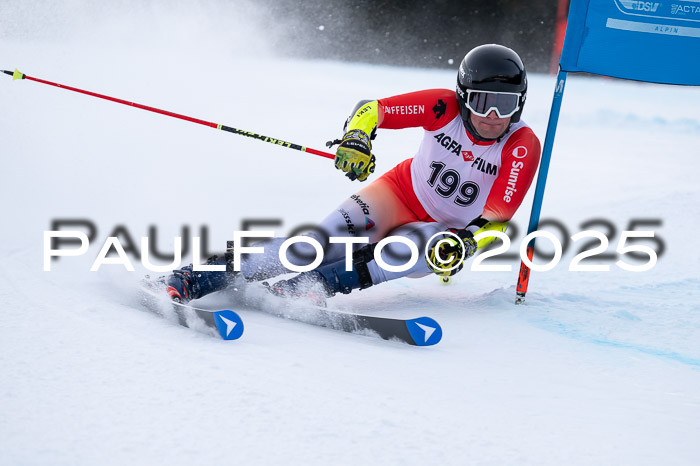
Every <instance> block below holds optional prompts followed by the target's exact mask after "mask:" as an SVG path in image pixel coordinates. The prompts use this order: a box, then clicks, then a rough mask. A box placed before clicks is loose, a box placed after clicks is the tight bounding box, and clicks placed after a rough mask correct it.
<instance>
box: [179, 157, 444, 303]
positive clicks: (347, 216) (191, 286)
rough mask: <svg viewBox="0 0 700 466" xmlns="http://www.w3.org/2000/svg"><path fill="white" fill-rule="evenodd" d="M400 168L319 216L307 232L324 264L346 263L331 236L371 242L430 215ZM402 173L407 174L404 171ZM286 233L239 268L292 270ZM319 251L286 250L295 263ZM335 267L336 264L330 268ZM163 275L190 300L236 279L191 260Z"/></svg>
mask: <svg viewBox="0 0 700 466" xmlns="http://www.w3.org/2000/svg"><path fill="white" fill-rule="evenodd" d="M402 166H403V168H404V170H407V167H410V165H404V164H401V165H399V166H398V167H397V169H398V168H401V167H402ZM397 169H394V170H392V171H390V172H388V173H387V174H386V175H384V176H382V177H381V178H379V179H377V180H376V181H375V182H373V183H371V184H370V185H369V186H367V187H366V188H364V189H362V190H360V191H359V192H358V193H357V194H354V195H352V196H351V197H350V198H348V199H346V200H345V201H344V202H343V203H342V204H341V205H340V207H338V209H336V210H335V211H334V212H332V213H331V214H330V215H328V216H327V217H326V218H325V219H324V220H323V221H322V222H321V224H320V225H319V229H318V231H317V232H311V233H308V234H307V235H305V236H308V237H309V238H312V239H314V240H316V241H318V242H319V243H320V244H321V245H323V246H324V258H323V261H322V263H321V266H320V268H323V267H324V266H325V265H328V264H335V263H336V262H342V263H343V264H344V263H345V252H346V246H345V244H343V243H329V242H328V241H327V237H338V236H340V237H356V238H359V237H366V238H367V243H368V244H373V243H376V242H378V241H379V240H381V239H382V238H384V237H385V236H386V235H387V234H388V233H389V232H390V231H392V230H394V229H395V228H397V227H399V226H401V225H404V224H407V223H410V222H416V221H431V220H432V219H430V217H429V216H428V215H427V214H426V213H425V211H424V210H423V209H422V207H420V206H419V205H418V203H417V200H415V199H409V200H407V196H406V194H405V192H404V191H402V189H403V187H402V186H400V185H399V184H400V178H401V177H399V176H398V175H397V173H399V171H398V170H397ZM409 176H410V175H409ZM403 178H406V175H405V174H404V175H403ZM408 189H412V188H410V187H409V188H408ZM411 192H412V191H411ZM286 239H287V238H274V239H272V240H269V241H267V242H264V243H263V244H260V246H262V247H263V248H264V253H263V254H249V255H246V256H245V257H244V258H243V260H242V261H241V264H240V273H239V274H240V275H241V276H242V277H244V278H245V279H246V280H267V279H269V278H272V277H276V276H278V275H281V274H284V273H288V272H289V270H288V269H287V268H286V267H285V266H284V265H283V264H282V262H281V260H280V259H279V252H280V249H281V246H282V243H284V241H285V240H286ZM362 247H363V244H355V245H353V247H352V249H353V251H358V250H359V249H361V248H362ZM315 257H316V250H315V248H314V247H313V246H312V245H311V244H308V243H304V242H298V243H296V244H294V245H293V246H292V247H290V248H289V249H288V250H287V259H288V260H289V262H291V263H292V264H294V265H296V266H300V265H306V264H308V263H310V262H312V261H313V259H314V258H315ZM365 262H366V261H365ZM210 263H211V264H216V265H222V264H225V263H226V261H225V260H224V259H223V258H217V259H215V260H213V261H210ZM228 266H229V267H228V269H231V267H230V263H229V264H228ZM336 268H337V267H335V266H333V267H331V268H330V269H329V270H336ZM361 268H362V266H361ZM231 270H232V269H231ZM329 273H331V272H329ZM376 275H377V277H378V278H377V280H381V279H382V278H383V277H382V275H381V274H380V273H379V272H376ZM165 281H166V284H167V285H168V287H169V288H168V290H169V293H170V295H171V296H172V297H173V298H174V299H179V300H181V301H188V300H191V299H197V298H199V297H202V296H205V295H207V294H209V293H212V292H214V291H219V290H221V289H224V288H226V287H227V286H228V284H229V283H231V281H232V280H231V276H230V274H227V273H226V272H199V271H197V272H193V270H192V266H187V267H183V268H182V269H180V270H179V271H174V273H173V275H171V276H169V277H166V280H165ZM382 281H383V280H382ZM358 284H359V282H358ZM358 286H359V285H358Z"/></svg>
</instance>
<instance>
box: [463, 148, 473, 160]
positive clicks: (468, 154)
mask: <svg viewBox="0 0 700 466" xmlns="http://www.w3.org/2000/svg"><path fill="white" fill-rule="evenodd" d="M462 158H463V159H464V161H465V162H473V161H474V154H472V151H470V150H463V151H462Z"/></svg>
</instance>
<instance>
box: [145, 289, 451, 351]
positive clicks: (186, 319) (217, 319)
mask: <svg viewBox="0 0 700 466" xmlns="http://www.w3.org/2000/svg"><path fill="white" fill-rule="evenodd" d="M141 292H142V299H141V301H142V303H143V304H144V306H145V307H146V309H148V310H149V311H151V312H154V313H156V314H158V315H160V316H164V314H165V313H164V310H165V308H168V307H171V308H172V309H173V311H174V313H175V315H176V317H177V323H178V324H179V325H182V326H183V327H188V328H193V327H196V325H197V322H203V323H204V324H205V325H206V326H207V327H209V328H211V329H213V330H214V331H216V333H217V334H218V335H219V336H221V338H223V339H224V340H237V339H238V338H240V337H241V335H243V330H244V326H243V320H242V319H241V317H240V316H239V315H238V314H237V313H236V312H234V311H232V310H230V309H224V310H211V309H202V308H198V307H195V306H192V305H189V304H181V303H177V302H171V301H168V300H167V298H166V297H165V296H164V295H163V294H162V293H159V292H158V291H156V290H153V289H149V288H142V289H141ZM284 307H285V306H280V307H278V308H276V309H275V308H272V307H257V306H256V307H254V308H250V310H256V311H260V312H265V313H267V314H271V315H273V316H276V317H281V318H284V319H288V320H293V321H296V322H302V323H305V324H310V325H316V326H319V327H325V328H329V329H332V330H339V331H342V332H347V333H353V334H360V335H366V336H374V337H379V338H382V339H384V340H390V341H398V342H401V343H407V344H409V345H414V346H433V345H436V344H437V343H439V342H440V340H442V328H441V327H440V324H438V323H437V322H436V321H435V320H434V319H432V318H430V317H417V318H414V319H399V318H393V317H377V316H366V315H361V314H355V313H350V312H343V311H336V310H331V309H327V308H325V307H318V306H312V305H310V306H308V307H304V308H297V307H296V306H295V307H294V308H292V309H287V310H284V309H283V308H284Z"/></svg>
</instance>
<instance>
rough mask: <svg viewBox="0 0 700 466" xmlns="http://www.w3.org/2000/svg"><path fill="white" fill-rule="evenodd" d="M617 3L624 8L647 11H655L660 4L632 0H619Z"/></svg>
mask: <svg viewBox="0 0 700 466" xmlns="http://www.w3.org/2000/svg"><path fill="white" fill-rule="evenodd" d="M619 3H621V4H622V6H623V8H625V9H626V10H635V11H648V12H651V13H656V10H657V9H658V8H659V5H660V3H657V2H640V1H634V0H632V1H630V0H619Z"/></svg>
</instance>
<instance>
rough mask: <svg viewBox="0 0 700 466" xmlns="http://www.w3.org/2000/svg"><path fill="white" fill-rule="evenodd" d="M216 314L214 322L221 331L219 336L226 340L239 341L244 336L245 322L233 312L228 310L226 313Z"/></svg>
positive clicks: (217, 312)
mask: <svg viewBox="0 0 700 466" xmlns="http://www.w3.org/2000/svg"><path fill="white" fill-rule="evenodd" d="M213 314H214V322H216V328H217V329H218V330H219V335H221V338H223V339H224V340H237V339H239V338H241V335H243V320H241V318H240V317H239V315H238V314H236V313H235V312H233V311H230V310H228V309H226V310H224V311H216V312H214V313H213Z"/></svg>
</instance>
